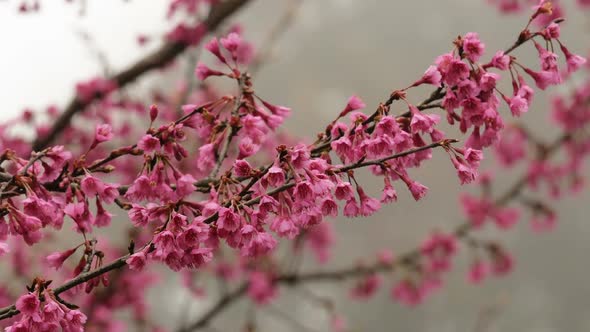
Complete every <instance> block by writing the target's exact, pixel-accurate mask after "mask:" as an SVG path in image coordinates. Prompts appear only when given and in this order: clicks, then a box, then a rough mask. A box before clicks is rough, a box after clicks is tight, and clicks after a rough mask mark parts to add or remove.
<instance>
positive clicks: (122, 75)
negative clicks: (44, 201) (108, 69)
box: [32, 0, 250, 151]
mask: <svg viewBox="0 0 590 332" xmlns="http://www.w3.org/2000/svg"><path fill="white" fill-rule="evenodd" d="M249 1H250V0H226V1H222V2H219V3H218V4H217V5H215V6H213V7H212V8H211V11H210V13H209V16H208V17H207V19H206V20H205V22H204V25H205V27H206V28H207V30H208V31H214V30H215V29H216V28H217V27H218V26H219V25H220V24H221V23H222V22H223V21H224V20H225V19H226V18H228V17H229V16H231V15H232V14H233V13H235V12H236V11H237V10H238V9H240V8H242V7H243V6H244V5H245V4H246V3H248V2H249ZM188 47H189V45H187V44H185V43H179V42H172V43H165V44H164V45H162V47H160V48H159V49H158V50H156V51H154V52H153V53H151V54H149V55H147V56H146V57H144V58H142V59H140V60H139V61H137V62H135V63H134V64H133V65H131V66H129V67H128V68H126V69H124V70H122V71H120V72H118V73H116V74H114V75H113V76H112V77H110V78H109V79H110V80H111V81H113V82H114V83H116V84H117V86H118V87H119V88H121V87H123V86H125V85H127V84H129V83H131V82H133V81H134V80H136V79H137V78H139V77H140V76H142V75H143V74H145V73H147V72H148V71H150V70H152V69H156V68H161V67H163V66H165V65H166V64H168V63H170V62H171V61H172V60H174V59H175V58H176V57H177V56H178V55H180V54H182V53H183V52H184V51H185V50H186V49H187V48H188ZM99 98H101V96H98V95H97V96H94V98H93V99H92V100H87V101H85V100H81V99H80V98H78V97H74V98H73V99H72V100H71V101H70V103H69V104H68V106H67V107H66V109H65V110H64V112H63V113H62V114H61V115H60V116H59V118H58V119H57V120H56V122H55V123H54V124H53V126H52V127H51V129H50V130H49V132H48V133H47V134H46V135H45V136H43V137H38V138H37V139H36V140H35V141H34V142H33V147H32V148H33V151H38V150H42V149H43V148H45V147H47V146H49V145H50V144H51V143H52V142H53V141H55V139H56V138H57V137H58V136H59V135H60V133H61V132H62V131H63V130H64V129H65V128H67V127H68V125H69V124H70V122H71V121H72V118H73V117H74V115H76V114H77V113H79V112H83V111H84V110H85V109H86V107H88V106H89V105H90V104H91V103H92V102H93V101H94V100H96V99H99Z"/></svg>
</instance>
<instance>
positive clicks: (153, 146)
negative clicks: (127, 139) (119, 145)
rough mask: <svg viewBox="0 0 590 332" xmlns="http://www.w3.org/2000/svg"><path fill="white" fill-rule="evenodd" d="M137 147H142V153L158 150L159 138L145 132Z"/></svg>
mask: <svg viewBox="0 0 590 332" xmlns="http://www.w3.org/2000/svg"><path fill="white" fill-rule="evenodd" d="M137 147H138V148H140V149H142V150H143V153H152V152H157V151H159V150H160V139H158V138H157V137H154V136H152V135H150V134H146V135H144V136H143V137H142V138H141V139H140V140H139V142H138V143H137Z"/></svg>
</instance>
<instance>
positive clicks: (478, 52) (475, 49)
mask: <svg viewBox="0 0 590 332" xmlns="http://www.w3.org/2000/svg"><path fill="white" fill-rule="evenodd" d="M484 50H485V44H484V43H482V42H481V41H480V40H479V36H478V34H477V33H475V32H469V33H467V34H466V35H465V37H463V52H464V53H465V55H466V56H467V59H469V60H471V61H472V62H477V61H478V60H479V58H481V56H482V55H483V53H484Z"/></svg>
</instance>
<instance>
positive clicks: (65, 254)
mask: <svg viewBox="0 0 590 332" xmlns="http://www.w3.org/2000/svg"><path fill="white" fill-rule="evenodd" d="M76 249H77V248H72V249H68V250H66V251H62V252H54V253H52V254H50V255H48V256H47V257H46V258H45V261H46V262H47V265H49V267H52V268H54V269H56V270H57V269H59V268H60V267H61V266H62V265H63V263H64V262H65V261H66V259H68V258H69V257H70V256H72V254H74V252H76Z"/></svg>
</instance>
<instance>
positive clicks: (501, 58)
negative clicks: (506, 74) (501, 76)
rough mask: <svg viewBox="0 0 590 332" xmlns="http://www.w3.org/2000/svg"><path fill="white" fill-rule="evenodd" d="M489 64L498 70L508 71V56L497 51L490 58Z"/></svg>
mask: <svg viewBox="0 0 590 332" xmlns="http://www.w3.org/2000/svg"><path fill="white" fill-rule="evenodd" d="M491 64H492V66H494V67H495V68H498V69H500V70H508V68H509V66H510V56H508V55H506V54H504V52H502V51H498V52H496V54H495V55H494V57H493V58H492V61H491Z"/></svg>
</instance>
